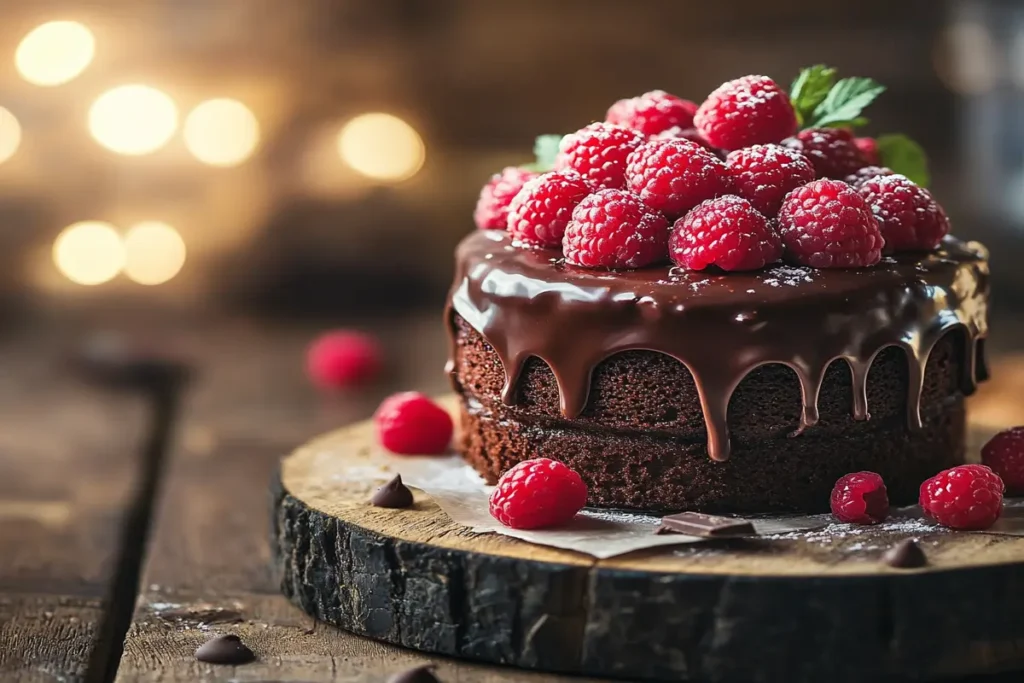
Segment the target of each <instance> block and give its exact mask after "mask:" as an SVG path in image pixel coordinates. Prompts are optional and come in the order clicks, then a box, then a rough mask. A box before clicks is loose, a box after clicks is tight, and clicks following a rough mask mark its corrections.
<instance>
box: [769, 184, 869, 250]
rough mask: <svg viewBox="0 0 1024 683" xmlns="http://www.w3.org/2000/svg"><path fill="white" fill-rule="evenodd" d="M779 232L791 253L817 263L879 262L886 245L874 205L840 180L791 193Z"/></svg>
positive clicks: (809, 185)
mask: <svg viewBox="0 0 1024 683" xmlns="http://www.w3.org/2000/svg"><path fill="white" fill-rule="evenodd" d="M779 232H780V233H781V235H782V243H783V244H785V245H786V256H787V258H790V259H792V260H793V261H795V262H797V263H799V264H801V265H805V266H811V267H812V268H863V267H865V266H873V265H875V264H876V263H878V262H879V260H881V258H882V246H883V245H884V244H885V241H884V240H883V239H882V233H881V231H880V230H879V228H878V221H876V220H875V217H874V215H872V213H871V207H869V206H868V205H867V202H865V201H864V198H863V197H861V196H860V195H859V194H857V191H856V190H854V189H853V188H852V187H850V186H849V185H847V184H846V183H844V182H842V181H839V180H815V181H814V182H812V183H808V184H806V185H804V186H803V187H798V188H797V189H795V190H793V191H792V192H790V193H789V194H788V195H787V196H786V199H785V201H783V202H782V208H780V209H779Z"/></svg>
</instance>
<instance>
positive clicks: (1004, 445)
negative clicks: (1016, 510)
mask: <svg viewBox="0 0 1024 683" xmlns="http://www.w3.org/2000/svg"><path fill="white" fill-rule="evenodd" d="M981 462H982V463H983V464H985V465H988V466H989V467H990V468H992V471H993V472H995V473H996V474H998V475H999V477H1000V479H1002V480H1003V483H1004V484H1006V492H1007V493H1008V494H1009V495H1011V496H1019V495H1024V426H1021V427H1013V428H1011V429H1005V430H1003V431H1001V432H999V433H998V434H996V435H995V436H993V437H992V438H991V439H989V441H988V443H986V444H985V445H984V446H983V447H982V449H981Z"/></svg>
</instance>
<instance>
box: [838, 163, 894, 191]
mask: <svg viewBox="0 0 1024 683" xmlns="http://www.w3.org/2000/svg"><path fill="white" fill-rule="evenodd" d="M887 175H896V172H895V171H893V170H892V169H890V168H886V167H885V166H865V167H864V168H860V169H857V171H855V172H854V173H851V174H850V175H848V176H846V184H847V185H853V187H855V188H857V189H860V186H861V184H862V183H863V182H864V181H865V180H871V179H872V178H876V177H878V176H887Z"/></svg>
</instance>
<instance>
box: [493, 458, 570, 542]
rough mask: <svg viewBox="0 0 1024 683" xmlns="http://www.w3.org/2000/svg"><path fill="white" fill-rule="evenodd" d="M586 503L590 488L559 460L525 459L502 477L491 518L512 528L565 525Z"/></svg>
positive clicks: (495, 494)
mask: <svg viewBox="0 0 1024 683" xmlns="http://www.w3.org/2000/svg"><path fill="white" fill-rule="evenodd" d="M586 504H587V485H586V484H584V483H583V479H581V478H580V475H579V474H577V473H576V472H574V471H572V470H571V469H569V468H568V467H567V466H566V465H564V464H562V463H560V462H558V461H557V460H549V459H548V458H534V459H533V460H524V461H523V462H521V463H519V464H517V465H516V466H515V467H513V468H512V469H510V470H509V471H508V472H506V473H505V474H503V475H501V479H499V480H498V485H497V486H496V487H495V488H494V491H492V492H491V504H490V508H491V516H492V517H494V518H495V519H496V520H498V521H499V522H501V523H502V524H504V525H505V526H508V527H512V528H513V529H541V528H544V527H550V526H557V525H559V524H565V523H566V522H568V521H569V520H570V519H572V518H573V517H575V516H576V513H577V512H579V511H580V510H582V509H583V506H584V505H586Z"/></svg>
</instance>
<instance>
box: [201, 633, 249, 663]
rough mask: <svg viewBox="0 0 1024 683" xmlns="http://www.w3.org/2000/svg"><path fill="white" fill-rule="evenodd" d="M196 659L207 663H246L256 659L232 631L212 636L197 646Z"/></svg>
mask: <svg viewBox="0 0 1024 683" xmlns="http://www.w3.org/2000/svg"><path fill="white" fill-rule="evenodd" d="M196 659H198V660H199V661H200V662H206V663H208V664H246V663H248V662H251V661H252V660H254V659H256V655H254V654H253V653H252V650H250V649H249V648H248V647H246V645H245V643H243V642H242V639H241V638H239V637H238V636H236V635H235V634H234V633H227V634H224V635H221V636H214V637H213V638H210V639H209V640H208V641H206V642H205V643H203V644H202V645H200V646H199V648H198V649H197V650H196Z"/></svg>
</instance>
